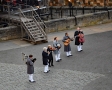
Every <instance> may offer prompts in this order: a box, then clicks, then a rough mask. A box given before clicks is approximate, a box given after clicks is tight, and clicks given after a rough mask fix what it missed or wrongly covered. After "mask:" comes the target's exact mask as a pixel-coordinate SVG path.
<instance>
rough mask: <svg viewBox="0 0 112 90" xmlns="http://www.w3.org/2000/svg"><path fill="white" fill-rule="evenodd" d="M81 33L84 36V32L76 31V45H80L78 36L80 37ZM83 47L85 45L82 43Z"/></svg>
mask: <svg viewBox="0 0 112 90" xmlns="http://www.w3.org/2000/svg"><path fill="white" fill-rule="evenodd" d="M80 33H82V34H83V32H82V31H75V33H74V38H75V45H79V44H80V42H79V37H78V35H79V34H80ZM81 45H83V43H81Z"/></svg>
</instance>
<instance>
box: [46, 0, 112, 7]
mask: <svg viewBox="0 0 112 90" xmlns="http://www.w3.org/2000/svg"><path fill="white" fill-rule="evenodd" d="M70 2H71V3H72V6H82V7H83V6H112V0H49V1H48V3H49V6H64V5H65V6H67V5H69V3H70Z"/></svg>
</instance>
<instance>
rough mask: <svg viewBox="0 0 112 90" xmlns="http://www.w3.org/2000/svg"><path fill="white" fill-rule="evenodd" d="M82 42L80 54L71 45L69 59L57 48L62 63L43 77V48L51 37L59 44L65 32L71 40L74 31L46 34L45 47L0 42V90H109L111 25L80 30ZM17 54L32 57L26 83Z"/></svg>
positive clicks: (111, 50)
mask: <svg viewBox="0 0 112 90" xmlns="http://www.w3.org/2000/svg"><path fill="white" fill-rule="evenodd" d="M82 30H83V32H84V33H85V40H86V42H85V43H84V45H83V50H84V51H82V52H77V48H76V46H75V45H74V41H73V42H71V48H72V54H73V56H72V57H66V55H65V52H64V51H63V46H62V48H61V58H62V61H60V62H55V59H54V67H50V70H51V71H50V72H49V73H47V74H45V73H43V69H44V66H43V65H42V57H41V52H42V49H43V47H44V46H47V45H49V44H51V45H52V40H53V37H55V36H57V37H58V38H59V42H60V43H61V44H62V45H63V43H62V41H61V40H62V38H63V36H64V33H65V32H68V33H69V35H70V36H71V37H73V34H74V31H75V29H74V30H68V31H61V32H55V33H50V34H48V43H42V44H38V45H31V44H29V43H28V42H25V41H21V40H18V39H16V40H10V41H4V42H0V58H1V59H0V90H111V89H112V58H111V57H112V23H108V24H102V25H97V26H90V27H83V28H82ZM21 52H24V53H26V54H27V55H29V54H33V55H34V57H36V58H37V61H36V62H35V73H34V79H35V80H36V83H30V82H28V75H27V74H26V65H25V63H24V61H23V60H22V55H21Z"/></svg>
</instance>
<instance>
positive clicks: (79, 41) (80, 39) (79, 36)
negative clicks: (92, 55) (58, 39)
mask: <svg viewBox="0 0 112 90" xmlns="http://www.w3.org/2000/svg"><path fill="white" fill-rule="evenodd" d="M74 38H75V45H77V50H78V51H79V52H80V51H82V45H83V43H84V41H85V40H84V34H83V31H81V29H80V28H79V27H77V31H75V33H74Z"/></svg>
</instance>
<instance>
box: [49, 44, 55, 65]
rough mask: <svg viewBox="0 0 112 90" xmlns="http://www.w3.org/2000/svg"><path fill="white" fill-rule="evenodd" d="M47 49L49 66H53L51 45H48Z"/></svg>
mask: <svg viewBox="0 0 112 90" xmlns="http://www.w3.org/2000/svg"><path fill="white" fill-rule="evenodd" d="M47 51H48V52H50V54H49V56H48V59H49V67H51V66H54V65H53V55H52V51H53V48H52V46H51V45H48V48H47Z"/></svg>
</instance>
